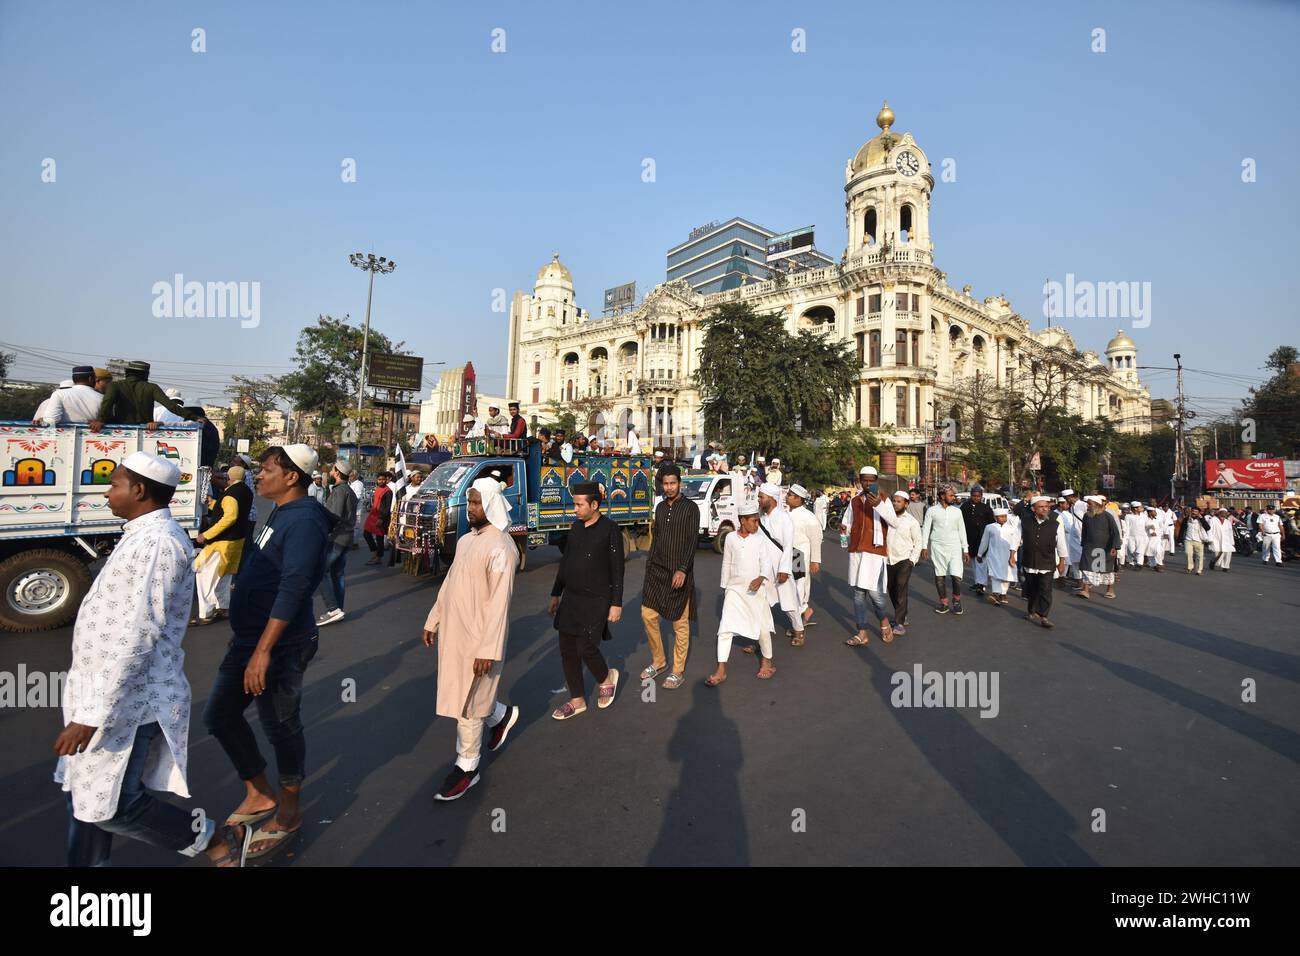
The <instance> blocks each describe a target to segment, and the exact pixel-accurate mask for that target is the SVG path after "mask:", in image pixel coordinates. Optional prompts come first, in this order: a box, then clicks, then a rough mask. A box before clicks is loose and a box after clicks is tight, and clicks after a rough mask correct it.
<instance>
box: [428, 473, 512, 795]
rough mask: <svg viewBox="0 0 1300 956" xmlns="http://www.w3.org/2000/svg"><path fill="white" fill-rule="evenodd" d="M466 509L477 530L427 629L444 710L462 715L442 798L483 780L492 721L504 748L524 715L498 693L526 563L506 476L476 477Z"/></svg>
mask: <svg viewBox="0 0 1300 956" xmlns="http://www.w3.org/2000/svg"><path fill="white" fill-rule="evenodd" d="M465 515H466V518H467V519H468V521H469V527H470V533H469V534H467V535H466V536H465V537H464V538H463V539H461V540H460V541H459V542H457V544H456V560H455V561H453V562H452V563H451V569H450V570H449V571H448V572H447V578H446V580H445V581H443V584H442V587H441V588H439V589H438V599H437V600H436V601H435V602H434V604H433V608H432V609H431V610H430V611H429V616H428V618H426V619H425V622H424V632H423V634H422V635H421V637H422V639H423V641H424V646H425V647H434V646H435V645H436V646H437V649H438V699H437V704H436V707H437V713H438V716H440V717H452V718H454V719H455V721H456V763H455V764H454V765H453V766H452V768H451V773H449V774H448V775H447V779H446V780H444V781H443V783H442V789H440V790H439V791H438V792H437V793H436V794H434V796H433V798H434V799H435V800H457V799H459V798H460V797H462V796H464V795H465V791H466V790H468V789H469V788H470V787H472V786H474V784H476V783H478V781H479V772H478V765H479V760H480V759H481V756H480V755H481V754H482V750H483V730H484V728H485V727H486V728H489V729H490V730H491V731H492V732H491V734H490V735H489V737H488V744H487V748H488V750H491V751H497V750H500V749H501V747H502V745H503V744H505V742H506V736H507V735H508V734H509V733H510V729H511V728H512V727H514V725H515V724H516V723H518V722H519V708H518V707H507V706H506V705H505V704H503V703H501V702H500V701H499V700H497V692H498V689H499V686H500V683H501V670H502V667H503V666H504V663H505V656H506V639H507V637H508V636H509V628H510V595H511V593H512V591H513V590H514V586H515V569H516V568H517V567H518V566H519V551H518V549H517V548H516V547H515V542H514V539H513V538H511V537H510V535H508V534H506V530H505V529H506V526H507V525H508V524H509V521H510V513H509V510H508V509H507V507H506V502H505V499H504V498H502V497H501V482H499V481H497V480H496V479H495V478H478V479H475V481H474V483H473V484H472V485H471V486H470V490H469V493H468V494H466V496H465ZM439 638H441V639H442V640H441V641H439Z"/></svg>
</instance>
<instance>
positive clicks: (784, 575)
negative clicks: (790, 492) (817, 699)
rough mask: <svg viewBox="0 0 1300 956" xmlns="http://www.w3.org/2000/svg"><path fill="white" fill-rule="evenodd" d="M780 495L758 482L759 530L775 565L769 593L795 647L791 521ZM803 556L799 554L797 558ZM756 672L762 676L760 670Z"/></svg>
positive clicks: (798, 636) (798, 625)
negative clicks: (773, 587)
mask: <svg viewBox="0 0 1300 956" xmlns="http://www.w3.org/2000/svg"><path fill="white" fill-rule="evenodd" d="M782 497H783V495H782V494H781V489H780V488H779V487H778V486H777V485H774V484H772V483H771V482H767V481H765V482H763V484H762V485H760V486H759V488H758V510H759V511H761V512H762V517H761V518H760V519H759V533H760V534H762V535H763V536H764V537H765V538H766V539H767V542H768V546H769V550H770V554H771V557H772V565H773V566H774V568H775V569H776V592H775V593H774V594H772V597H773V598H774V599H775V600H776V602H777V603H778V604H780V606H781V610H782V611H784V612H785V614H786V616H787V617H789V619H790V629H791V631H792V632H793V634H794V636H793V637H792V638H791V641H790V643H791V644H793V645H794V646H795V647H798V646H800V645H801V644H803V618H802V617H800V615H799V588H798V585H797V584H796V583H795V578H794V572H795V546H794V536H795V531H794V521H793V520H792V519H791V518H790V512H789V511H785V510H782V509H781V508H780V507H778V506H779V505H780V503H781V498H782ZM805 558H806V556H803V555H801V556H800V560H801V561H803V560H804V559H805ZM759 676H760V677H761V676H763V674H762V672H761V671H760V672H759Z"/></svg>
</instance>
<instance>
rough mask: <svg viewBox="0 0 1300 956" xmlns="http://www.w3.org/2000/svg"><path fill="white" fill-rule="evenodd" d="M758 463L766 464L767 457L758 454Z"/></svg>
mask: <svg viewBox="0 0 1300 956" xmlns="http://www.w3.org/2000/svg"><path fill="white" fill-rule="evenodd" d="M758 463H759V464H760V465H766V464H767V459H766V458H764V457H763V456H762V455H759V456H758Z"/></svg>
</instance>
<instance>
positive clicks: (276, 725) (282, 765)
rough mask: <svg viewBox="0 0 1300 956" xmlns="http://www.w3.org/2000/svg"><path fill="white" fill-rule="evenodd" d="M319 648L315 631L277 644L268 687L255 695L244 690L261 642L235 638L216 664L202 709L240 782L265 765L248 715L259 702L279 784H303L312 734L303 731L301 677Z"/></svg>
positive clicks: (253, 775) (272, 652)
mask: <svg viewBox="0 0 1300 956" xmlns="http://www.w3.org/2000/svg"><path fill="white" fill-rule="evenodd" d="M318 646H319V642H318V641H317V639H316V636H315V635H313V636H312V637H311V638H310V639H308V640H305V641H304V640H295V641H291V642H290V643H288V644H283V643H281V644H276V645H275V647H274V648H272V649H271V664H270V666H269V667H268V668H267V671H266V689H265V690H264V691H262V693H261V694H260V695H259V696H257V697H254V696H253V695H252V694H248V693H245V692H244V669H245V668H247V667H248V661H249V659H250V658H251V657H252V656H253V651H254V650H255V649H256V646H255V645H253V644H236V643H235V642H234V641H231V643H230V647H229V649H227V651H226V656H225V658H224V659H223V660H222V661H221V666H220V667H219V668H217V679H216V680H215V681H214V682H213V684H212V694H211V696H210V697H209V698H208V705H207V706H206V707H205V708H204V709H203V722H204V724H206V725H207V728H208V733H210V734H212V736H214V737H216V738H217V743H219V744H221V748H222V749H223V750H224V751H225V752H226V756H227V757H229V758H230V762H231V763H232V764H234V765H235V771H236V772H237V773H238V774H239V779H240V780H252V779H253V778H254V777H256V776H257V775H258V774H260V773H261V772H262V771H263V770H265V769H266V760H265V759H263V757H262V752H261V751H260V750H258V749H257V739H256V738H255V737H254V736H253V728H252V727H250V726H249V725H248V721H247V720H245V719H244V711H245V710H247V709H248V705H249V704H250V703H252V702H253V701H257V716H258V719H259V720H260V721H261V722H262V730H263V731H264V732H265V733H266V739H267V741H268V742H269V743H270V744H271V747H272V748H273V749H274V750H275V765H276V769H277V770H278V771H279V773H280V786H282V787H298V786H301V785H302V778H303V775H304V766H305V764H306V762H307V738H306V737H305V736H304V734H303V729H302V714H301V705H302V677H303V674H304V673H305V672H306V670H307V665H308V664H309V663H311V659H312V658H313V657H315V656H316V649H317V647H318Z"/></svg>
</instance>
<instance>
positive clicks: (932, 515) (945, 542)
mask: <svg viewBox="0 0 1300 956" xmlns="http://www.w3.org/2000/svg"><path fill="white" fill-rule="evenodd" d="M956 500H957V491H956V489H955V488H953V487H952V485H945V486H944V487H943V488H942V490H940V492H939V500H938V501H937V502H936V503H935V505H934V507H933V508H931V509H930V510H929V511H927V512H926V513H925V524H923V525H922V526H921V560H922V561H924V560H925V558H926V555H927V554H928V555H930V556H931V560H932V561H933V562H934V584H935V587H936V588H938V590H939V606H938V607H937V608H935V609H934V612H935V613H936V614H947V613H948V611H949V608H948V590H947V586H946V585H947V582H948V581H951V582H952V608H951V610H952V612H953V613H954V614H961V575H962V567H963V563H965V564H969V563H970V544H969V543H968V542H967V540H966V523H965V521H963V520H962V513H961V510H960V509H959V508H958V507H957V506H956V505H954V504H953V502H954V501H956Z"/></svg>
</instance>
